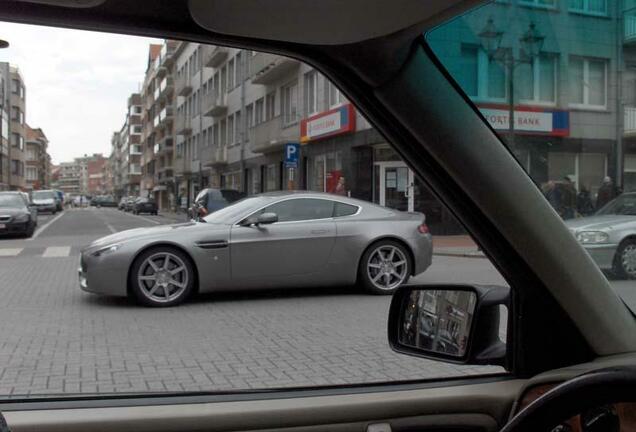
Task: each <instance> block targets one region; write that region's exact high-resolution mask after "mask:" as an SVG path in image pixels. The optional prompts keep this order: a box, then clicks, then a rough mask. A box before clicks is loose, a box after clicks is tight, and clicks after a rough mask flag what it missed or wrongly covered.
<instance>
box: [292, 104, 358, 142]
mask: <svg viewBox="0 0 636 432" xmlns="http://www.w3.org/2000/svg"><path fill="white" fill-rule="evenodd" d="M355 123H356V113H355V110H354V109H353V106H352V105H351V104H346V105H343V106H341V107H338V108H334V109H332V110H329V111H325V112H323V113H320V114H316V115H313V116H311V117H308V118H306V119H303V120H302V121H301V122H300V141H301V142H303V143H305V142H309V141H312V140H317V139H322V138H328V137H331V136H334V135H340V134H343V133H349V132H354V131H355V130H356V124H355Z"/></svg>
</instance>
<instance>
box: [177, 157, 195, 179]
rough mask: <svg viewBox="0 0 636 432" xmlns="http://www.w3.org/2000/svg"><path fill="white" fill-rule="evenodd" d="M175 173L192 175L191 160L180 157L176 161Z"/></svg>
mask: <svg viewBox="0 0 636 432" xmlns="http://www.w3.org/2000/svg"><path fill="white" fill-rule="evenodd" d="M174 173H175V175H184V174H185V175H187V174H192V162H191V161H190V159H189V158H186V157H183V156H181V157H179V158H178V159H176V160H175V161H174Z"/></svg>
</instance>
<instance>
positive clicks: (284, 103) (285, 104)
mask: <svg viewBox="0 0 636 432" xmlns="http://www.w3.org/2000/svg"><path fill="white" fill-rule="evenodd" d="M292 88H293V89H294V94H295V98H294V99H295V101H294V106H295V115H292V114H293V113H292V112H291V109H290V107H291V105H292V103H291V102H292V98H290V99H289V101H288V100H287V96H288V95H287V92H288V91H290V90H291V89H292ZM281 108H282V109H281V116H282V120H283V125H284V126H290V125H293V124H296V123H298V117H299V116H298V81H294V82H291V83H289V84H286V85H284V86H283V87H282V88H281Z"/></svg>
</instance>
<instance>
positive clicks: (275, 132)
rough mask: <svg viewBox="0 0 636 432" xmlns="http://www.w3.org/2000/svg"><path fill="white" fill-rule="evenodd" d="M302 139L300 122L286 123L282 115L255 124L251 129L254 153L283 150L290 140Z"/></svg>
mask: <svg viewBox="0 0 636 432" xmlns="http://www.w3.org/2000/svg"><path fill="white" fill-rule="evenodd" d="M299 140H300V126H299V124H298V122H295V123H294V124H291V125H289V124H286V123H284V122H283V118H282V116H278V117H274V118H273V119H271V120H268V121H266V122H263V123H260V124H258V125H256V126H253V127H252V128H251V129H250V142H251V145H252V151H253V152H254V153H269V152H273V151H278V150H282V149H283V146H284V145H285V144H287V143H290V142H298V141H299Z"/></svg>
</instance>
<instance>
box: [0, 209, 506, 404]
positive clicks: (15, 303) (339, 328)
mask: <svg viewBox="0 0 636 432" xmlns="http://www.w3.org/2000/svg"><path fill="white" fill-rule="evenodd" d="M95 211H98V210H95ZM99 211H101V212H102V213H100V214H99V215H94V214H92V213H91V211H82V210H71V211H68V213H67V214H65V215H64V216H63V217H62V218H60V219H59V220H58V221H56V222H55V223H54V224H52V226H51V227H50V228H48V229H47V230H46V231H45V232H43V233H42V235H41V236H40V237H38V238H37V239H35V240H34V241H32V242H28V243H27V242H25V240H22V239H6V240H0V249H2V248H15V247H24V248H25V251H27V250H29V251H42V250H44V249H45V247H49V246H54V247H70V249H68V251H69V252H68V255H67V256H62V257H48V258H47V257H44V256H43V254H40V253H39V252H29V253H25V252H22V253H20V254H19V255H17V256H6V257H0V281H1V282H0V295H1V298H2V302H0V324H1V325H0V397H6V396H10V397H11V396H13V397H17V396H21V395H38V394H60V393H62V394H75V393H96V392H98V393H111V392H116V393H121V392H144V391H198V390H207V391H214V390H219V391H220V390H232V389H262V388H270V387H290V386H316V385H337V384H352V383H372V382H382V381H395V380H409V379H421V378H437V377H447V376H457V375H465V374H475V373H484V372H493V371H498V370H499V369H497V368H488V367H470V366H457V365H450V364H445V363H441V362H434V361H428V360H423V359H415V358H410V357H406V356H403V355H398V354H395V353H393V352H392V351H391V350H390V348H389V347H388V344H387V341H386V317H387V311H388V306H389V302H390V298H388V297H378V296H369V295H366V294H364V293H361V292H359V291H357V290H356V289H354V288H337V289H328V290H297V291H293V290H292V291H289V290H288V291H267V292H252V293H226V294H214V295H205V296H199V297H197V298H195V299H193V300H192V301H190V302H188V303H186V304H184V305H182V306H179V307H177V308H169V309H149V308H143V307H138V306H136V305H135V304H134V303H132V302H130V301H128V300H125V299H119V298H108V297H99V296H95V295H91V294H87V293H84V292H82V291H81V290H80V289H79V288H78V284H77V280H76V270H77V264H78V262H77V260H78V257H77V253H78V250H79V247H80V246H81V244H79V243H81V242H86V241H87V239H89V238H96V237H99V236H101V235H107V234H109V233H110V231H109V229H108V227H107V226H106V224H107V223H108V225H110V226H113V227H115V228H116V229H118V230H119V229H126V228H132V227H134V226H148V225H149V224H150V223H149V222H148V221H145V220H143V219H137V218H134V217H132V216H129V215H123V214H119V213H118V212H117V211H115V210H106V209H102V210H99ZM89 220H90V222H89ZM73 241H75V243H73ZM439 259H440V260H446V261H440V262H439V264H434V265H433V267H431V270H430V271H429V272H427V273H425V274H424V276H426V277H424V278H423V280H432V281H436V280H440V279H444V277H445V276H444V274H445V272H447V270H448V269H451V268H452V269H455V271H454V275H453V276H454V281H456V280H457V279H458V276H457V271H456V270H457V268H460V266H458V264H460V263H462V262H467V264H466V266H467V267H466V268H467V273H466V276H465V278H466V279H470V278H471V277H472V276H471V274H472V273H471V272H474V274H475V275H479V277H481V278H482V279H485V280H489V278H491V276H489V275H490V272H491V271H492V270H491V269H489V268H484V267H483V265H486V266H487V265H488V264H487V260H466V259H464V260H462V259H459V258H450V257H440V258H439ZM448 260H456V261H448ZM474 261H479V263H477V264H476V263H474ZM482 262H483V263H484V264H483V265H482ZM436 266H438V268H439V269H440V270H439V271H436V270H435V268H436ZM493 277H494V279H495V280H496V281H499V279H497V278H498V276H493Z"/></svg>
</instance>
